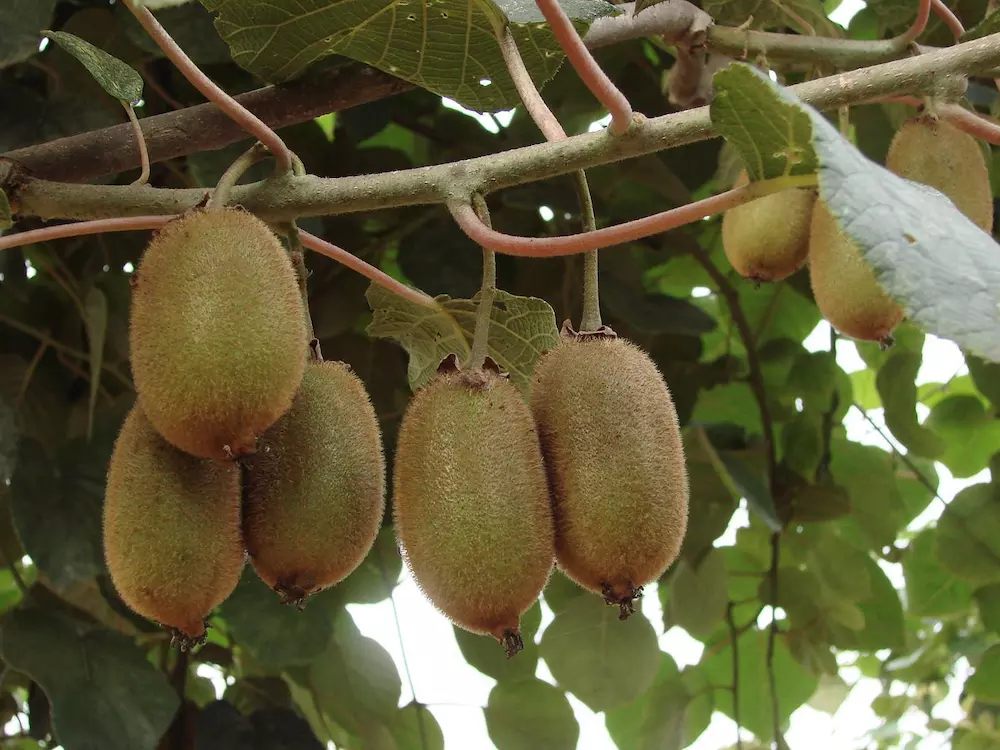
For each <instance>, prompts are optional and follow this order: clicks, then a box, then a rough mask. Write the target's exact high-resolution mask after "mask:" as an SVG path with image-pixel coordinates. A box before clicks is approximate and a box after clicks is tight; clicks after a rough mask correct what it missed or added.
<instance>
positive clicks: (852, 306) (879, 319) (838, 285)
mask: <svg viewBox="0 0 1000 750" xmlns="http://www.w3.org/2000/svg"><path fill="white" fill-rule="evenodd" d="M809 277H810V281H811V283H812V290H813V297H814V298H815V299H816V305H817V306H818V307H819V310H820V312H821V313H823V317H825V318H826V319H827V320H828V321H829V322H830V324H831V325H832V326H833V327H834V328H836V329H837V330H838V331H840V332H841V333H843V334H845V335H847V336H851V337H853V338H856V339H862V340H866V341H879V342H881V343H883V344H888V343H891V341H892V337H891V334H892V331H893V329H894V328H895V327H896V326H898V325H899V324H900V322H902V320H903V308H902V307H900V306H899V305H898V304H897V303H896V302H894V301H893V300H892V298H891V297H889V295H888V294H886V292H885V290H884V289H882V287H881V286H880V285H879V283H878V281H877V280H876V278H875V272H874V271H873V270H872V268H871V267H870V266H869V265H868V264H867V263H866V262H865V260H864V258H862V257H861V251H860V250H859V249H858V246H857V245H856V244H855V243H854V241H853V240H852V239H851V238H850V237H848V236H847V235H846V234H845V233H844V231H843V230H842V229H841V228H840V227H839V226H838V225H837V221H836V219H834V217H833V214H831V213H830V209H829V208H828V207H827V205H826V204H825V203H824V202H823V201H817V202H816V206H815V208H814V209H813V215H812V228H811V232H810V240H809Z"/></svg>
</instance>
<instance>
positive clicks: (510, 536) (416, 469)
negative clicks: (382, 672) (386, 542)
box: [393, 358, 554, 656]
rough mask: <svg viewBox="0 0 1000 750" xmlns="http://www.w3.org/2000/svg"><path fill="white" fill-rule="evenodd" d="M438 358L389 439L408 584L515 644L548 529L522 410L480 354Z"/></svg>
mask: <svg viewBox="0 0 1000 750" xmlns="http://www.w3.org/2000/svg"><path fill="white" fill-rule="evenodd" d="M454 361H455V360H454V358H449V360H446V361H445V363H444V364H443V366H442V367H441V368H440V369H439V372H438V374H437V375H435V377H434V378H433V379H432V380H431V381H430V382H429V383H428V384H427V385H426V386H424V387H423V388H422V389H420V390H419V391H417V393H416V395H415V396H414V397H413V399H412V400H411V401H410V404H409V406H408V407H407V409H406V413H405V414H404V416H403V421H402V424H401V425H400V429H399V442H398V444H397V447H396V461H395V476H394V493H393V503H394V506H393V515H394V520H395V527H396V535H397V538H398V540H399V542H400V546H401V548H402V551H403V555H404V558H405V559H406V561H407V563H408V564H409V566H410V569H411V570H412V572H413V576H414V578H415V579H416V582H417V584H418V585H419V586H420V588H421V589H422V590H423V591H424V593H425V594H426V595H427V597H428V598H429V599H430V600H431V602H432V603H434V604H435V605H436V606H437V607H438V608H439V609H440V610H441V611H442V612H443V613H444V614H445V615H446V616H447V617H449V618H450V619H451V620H452V622H454V623H455V624H456V625H458V626H459V627H462V628H464V629H466V630H469V631H471V632H473V633H479V634H483V635H492V636H493V637H494V638H496V639H497V640H498V641H500V642H501V643H502V644H503V645H504V647H505V648H506V649H507V654H508V656H511V655H513V654H514V653H516V652H517V651H518V650H520V648H521V646H522V642H521V636H520V630H519V623H520V616H521V615H522V614H523V613H524V612H525V611H526V610H527V609H528V608H529V607H530V606H531V605H532V604H533V603H534V601H535V600H536V599H537V598H538V595H539V593H540V592H541V590H542V589H543V588H544V586H545V583H546V581H547V580H548V577H549V574H550V573H551V571H552V567H553V559H554V550H553V529H552V510H551V508H550V507H549V498H548V492H547V489H546V480H545V470H544V468H543V466H542V455H541V451H540V450H539V447H538V436H537V434H536V432H535V426H534V424H533V423H532V419H531V413H530V411H529V410H528V406H527V404H526V403H525V402H524V400H523V399H522V397H521V395H520V393H519V392H518V390H517V389H516V388H515V387H514V386H513V385H512V384H511V383H510V381H509V380H508V379H507V378H506V377H505V376H504V375H502V374H501V373H500V372H499V370H498V369H497V368H496V367H495V366H494V365H492V363H490V362H489V361H487V365H486V367H484V368H481V369H469V370H466V371H458V370H456V369H454Z"/></svg>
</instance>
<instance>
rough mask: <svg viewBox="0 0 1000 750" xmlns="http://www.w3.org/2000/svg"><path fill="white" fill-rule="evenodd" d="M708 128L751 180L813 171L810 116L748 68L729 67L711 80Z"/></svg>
mask: <svg viewBox="0 0 1000 750" xmlns="http://www.w3.org/2000/svg"><path fill="white" fill-rule="evenodd" d="M712 81H713V85H714V87H715V98H714V99H713V100H712V104H711V107H710V108H709V111H710V113H711V118H712V124H713V125H714V126H715V128H716V129H717V130H718V131H719V133H720V134H721V135H722V136H723V137H724V138H725V139H726V140H727V141H728V142H729V143H730V144H731V145H732V146H734V147H735V148H736V150H737V151H738V152H739V154H740V157H741V158H742V159H743V164H744V165H745V166H746V170H747V174H749V175H750V178H751V179H753V180H762V179H770V178H773V177H782V176H786V175H800V174H812V173H813V172H815V171H816V168H817V161H816V152H815V151H814V150H813V145H812V125H811V123H810V121H809V115H808V114H807V113H806V112H803V111H802V106H801V105H799V104H798V103H797V102H795V101H782V100H781V99H780V98H778V97H776V96H774V93H773V92H774V91H775V86H774V85H773V84H772V83H771V82H770V81H768V80H767V79H765V78H763V77H762V76H761V75H759V74H757V73H756V72H755V71H754V70H753V69H752V68H750V67H748V66H746V65H729V66H728V67H726V68H723V69H722V70H720V71H719V72H718V73H716V74H715V76H714V77H713V79H712Z"/></svg>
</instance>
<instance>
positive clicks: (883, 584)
mask: <svg viewBox="0 0 1000 750" xmlns="http://www.w3.org/2000/svg"><path fill="white" fill-rule="evenodd" d="M859 559H861V558H859ZM863 564H864V567H865V568H866V569H867V578H868V581H869V582H870V585H871V595H870V596H869V597H867V598H865V599H864V600H862V601H858V602H857V606H858V609H860V610H861V614H862V616H863V617H864V627H863V628H861V629H855V628H851V627H847V626H844V627H839V626H837V625H831V627H830V643H831V644H832V645H834V646H836V647H837V648H842V649H853V650H855V651H877V650H879V649H883V648H891V649H901V648H903V646H904V644H905V642H906V634H905V626H904V622H903V605H902V603H901V602H900V601H899V593H898V592H897V591H896V589H895V588H894V587H893V585H892V582H891V581H890V580H889V579H888V578H887V577H886V575H885V573H884V572H883V570H882V568H880V567H879V565H878V563H877V562H875V561H874V560H873V559H871V557H869V556H868V555H865V556H864V563H863Z"/></svg>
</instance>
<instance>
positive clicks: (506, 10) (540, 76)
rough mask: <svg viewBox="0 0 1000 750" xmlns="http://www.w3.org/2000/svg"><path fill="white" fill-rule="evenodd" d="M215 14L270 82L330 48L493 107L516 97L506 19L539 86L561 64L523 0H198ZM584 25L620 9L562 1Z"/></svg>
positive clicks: (596, 1) (479, 106)
mask: <svg viewBox="0 0 1000 750" xmlns="http://www.w3.org/2000/svg"><path fill="white" fill-rule="evenodd" d="M202 4H203V5H204V6H205V7H206V8H208V9H209V10H210V11H213V12H215V13H218V15H219V19H218V20H217V21H216V24H215V25H216V28H217V29H218V30H219V33H220V35H221V36H222V38H223V39H225V40H226V41H227V42H228V43H229V46H230V48H231V49H232V53H233V59H235V60H236V62H237V63H239V64H240V65H242V66H243V67H245V68H246V69H247V70H249V71H250V72H252V73H254V74H256V75H258V76H260V77H262V78H264V79H266V80H268V81H271V82H278V81H284V80H287V79H289V78H294V77H295V76H297V75H299V74H300V73H301V72H302V71H303V70H304V69H305V68H306V67H307V66H308V65H309V64H310V63H312V62H314V61H315V60H318V59H320V58H322V57H326V56H327V55H331V54H338V55H344V56H346V57H352V58H354V59H355V60H360V61H362V62H366V63H368V64H369V65H374V66H375V67H378V68H380V69H382V70H384V71H386V72H387V73H391V74H392V75H394V76H396V77H398V78H403V79H405V80H408V81H412V82H413V83H415V84H417V85H418V86H422V87H424V88H426V89H428V90H430V91H433V92H434V93H435V94H440V95H442V96H448V97H451V98H452V99H455V100H456V101H458V102H459V103H461V104H463V105H464V106H466V107H469V108H470V109H475V110H477V111H496V110H499V109H504V108H508V107H512V106H514V105H515V104H516V103H518V102H519V101H520V100H519V98H518V96H517V93H516V91H515V89H514V84H513V82H512V81H511V79H510V75H509V74H508V73H507V71H506V68H505V66H504V63H503V58H502V56H501V54H500V47H499V45H498V44H497V41H496V37H495V33H496V29H498V28H500V27H502V26H503V25H504V24H505V22H506V21H509V22H510V23H511V31H512V32H513V34H514V38H515V40H516V41H517V46H518V47H519V48H520V50H521V54H522V56H523V57H524V63H525V65H526V66H527V68H528V71H529V72H530V73H531V75H532V78H533V79H534V80H535V81H536V82H537V84H538V85H542V84H544V83H545V82H546V81H547V80H548V79H549V78H551V77H552V75H553V74H554V73H555V72H556V70H557V69H558V68H559V64H560V63H561V62H562V54H561V49H560V48H559V45H558V44H557V43H556V41H555V38H554V36H553V35H552V33H551V32H550V31H549V30H548V28H547V27H546V26H544V25H542V24H539V21H541V20H544V19H542V18H541V17H540V15H539V11H538V10H537V8H536V7H535V5H534V4H533V3H527V2H524V1H523V0H498V2H495V3H494V2H492V1H491V0H478V1H477V0H443V1H442V2H437V3H435V4H434V5H433V7H432V6H430V5H421V4H415V5H412V6H398V5H396V4H395V3H387V2H385V0H352V1H351V2H350V4H349V5H344V4H343V3H336V2H331V0H308V2H306V3H304V4H303V3H301V2H290V1H289V0H283V1H280V2H265V0H202ZM561 5H563V8H564V9H565V11H566V12H567V13H568V14H569V16H570V17H571V18H572V19H574V20H575V21H577V28H578V30H581V31H582V30H584V29H586V27H587V26H588V25H589V22H590V21H593V20H594V19H595V18H599V17H601V16H606V15H612V14H614V13H615V10H614V7H613V6H611V5H610V4H608V3H605V2H603V1H602V0H572V2H566V3H561Z"/></svg>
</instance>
